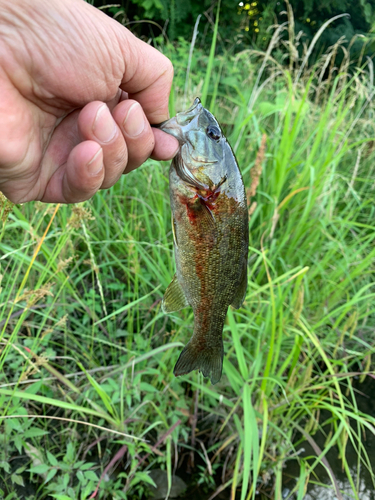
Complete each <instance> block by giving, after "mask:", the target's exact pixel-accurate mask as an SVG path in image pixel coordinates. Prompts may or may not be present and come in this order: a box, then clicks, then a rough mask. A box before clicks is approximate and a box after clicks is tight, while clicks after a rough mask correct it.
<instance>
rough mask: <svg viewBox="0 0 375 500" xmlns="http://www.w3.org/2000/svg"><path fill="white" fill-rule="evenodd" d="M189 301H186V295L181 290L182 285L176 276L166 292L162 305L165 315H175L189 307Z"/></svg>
mask: <svg viewBox="0 0 375 500" xmlns="http://www.w3.org/2000/svg"><path fill="white" fill-rule="evenodd" d="M188 305H189V304H188V301H187V300H186V297H185V293H184V291H183V290H182V288H181V285H180V283H179V281H178V279H177V276H176V274H175V275H174V276H173V279H172V281H171V282H170V283H169V286H168V288H167V289H166V291H165V294H164V297H163V301H162V303H161V307H162V310H163V312H164V313H165V314H169V313H173V312H176V311H179V310H180V309H183V308H184V307H188Z"/></svg>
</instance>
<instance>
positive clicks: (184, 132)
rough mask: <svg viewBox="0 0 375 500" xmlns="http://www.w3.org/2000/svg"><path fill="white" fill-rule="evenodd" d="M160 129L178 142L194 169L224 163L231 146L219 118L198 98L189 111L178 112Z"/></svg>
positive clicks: (183, 155) (183, 156)
mask: <svg viewBox="0 0 375 500" xmlns="http://www.w3.org/2000/svg"><path fill="white" fill-rule="evenodd" d="M159 128H160V129H161V130H163V132H166V133H167V134H170V135H173V137H175V138H176V139H177V140H178V141H179V143H180V151H181V155H182V158H183V159H188V163H189V166H190V168H191V169H194V168H199V167H201V166H203V165H207V164H213V163H217V162H221V161H222V160H223V157H224V149H225V147H229V145H228V143H227V141H226V138H225V136H224V135H223V133H222V131H221V128H220V125H219V123H218V122H217V120H216V118H215V117H214V116H213V115H212V113H210V112H209V111H208V110H207V109H206V108H204V107H203V106H202V103H201V101H200V99H199V98H198V97H197V98H196V99H195V101H194V104H193V105H192V106H191V107H190V108H189V109H188V110H187V111H183V112H181V113H177V115H176V116H174V117H173V118H171V119H170V120H167V121H165V122H163V123H162V124H161V125H159Z"/></svg>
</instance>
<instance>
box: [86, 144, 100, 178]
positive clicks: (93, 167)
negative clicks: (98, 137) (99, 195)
mask: <svg viewBox="0 0 375 500" xmlns="http://www.w3.org/2000/svg"><path fill="white" fill-rule="evenodd" d="M87 170H88V172H89V174H90V175H93V176H94V175H98V174H99V173H100V172H101V171H102V170H103V155H102V148H99V149H98V151H97V152H96V153H95V154H94V156H93V157H92V158H91V160H90V161H89V162H88V164H87Z"/></svg>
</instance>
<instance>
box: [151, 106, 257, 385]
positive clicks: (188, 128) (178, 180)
mask: <svg viewBox="0 0 375 500" xmlns="http://www.w3.org/2000/svg"><path fill="white" fill-rule="evenodd" d="M159 128H160V129H161V130H163V131H164V132H167V133H168V134H171V135H173V136H174V137H176V138H177V139H178V141H179V143H180V150H179V152H178V153H177V155H176V156H175V158H174V159H173V160H172V164H171V167H170V171H169V189H170V200H171V209H172V217H173V221H172V229H173V242H174V253H175V261H176V274H175V275H174V277H173V279H172V282H171V283H170V285H169V286H168V288H167V290H166V292H165V294H164V297H163V302H162V308H163V310H164V312H165V313H171V312H175V311H179V310H180V309H183V308H184V307H187V306H191V307H192V308H193V311H194V332H193V335H192V337H191V339H190V340H189V342H188V343H187V345H186V346H185V348H184V349H183V351H182V352H181V354H180V357H179V358H178V361H177V363H176V366H175V368H174V374H175V375H176V376H178V375H184V374H186V373H189V372H191V371H192V370H200V371H201V372H202V373H203V375H204V376H205V377H209V378H210V379H211V383H212V384H216V383H217V382H218V381H219V380H220V378H221V373H222V366H223V356H224V348H223V339H222V332H223V327H224V321H225V317H226V314H227V310H228V307H229V305H232V306H233V307H234V308H236V309H238V308H239V307H240V306H241V305H242V303H243V301H244V299H245V296H246V288H247V255H248V246H249V222H248V211H247V204H246V194H245V188H244V185H243V181H242V176H241V173H240V170H239V168H238V165H237V162H236V158H235V156H234V154H233V151H232V149H231V147H230V145H229V143H228V142H227V140H226V138H225V137H224V135H223V133H222V131H221V129H220V125H219V124H218V122H217V120H216V119H215V117H214V116H213V115H212V114H211V113H210V112H209V111H208V110H207V109H205V108H204V107H203V106H202V104H201V102H200V100H199V99H198V98H197V99H195V101H194V104H193V106H192V107H191V108H189V109H188V110H187V111H185V112H182V113H178V114H177V115H176V116H175V117H174V118H171V119H170V120H167V121H165V122H163V123H162V124H161V125H159Z"/></svg>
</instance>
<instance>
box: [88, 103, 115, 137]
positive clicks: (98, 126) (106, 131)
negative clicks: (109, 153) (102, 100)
mask: <svg viewBox="0 0 375 500" xmlns="http://www.w3.org/2000/svg"><path fill="white" fill-rule="evenodd" d="M93 132H94V135H95V137H96V138H97V139H98V141H100V142H109V141H110V140H111V139H113V138H114V136H115V133H116V123H115V120H114V119H113V118H112V115H111V113H110V111H109V109H108V107H107V105H106V104H103V105H102V106H101V107H100V108H99V109H98V112H97V113H96V118H95V122H94V127H93Z"/></svg>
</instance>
